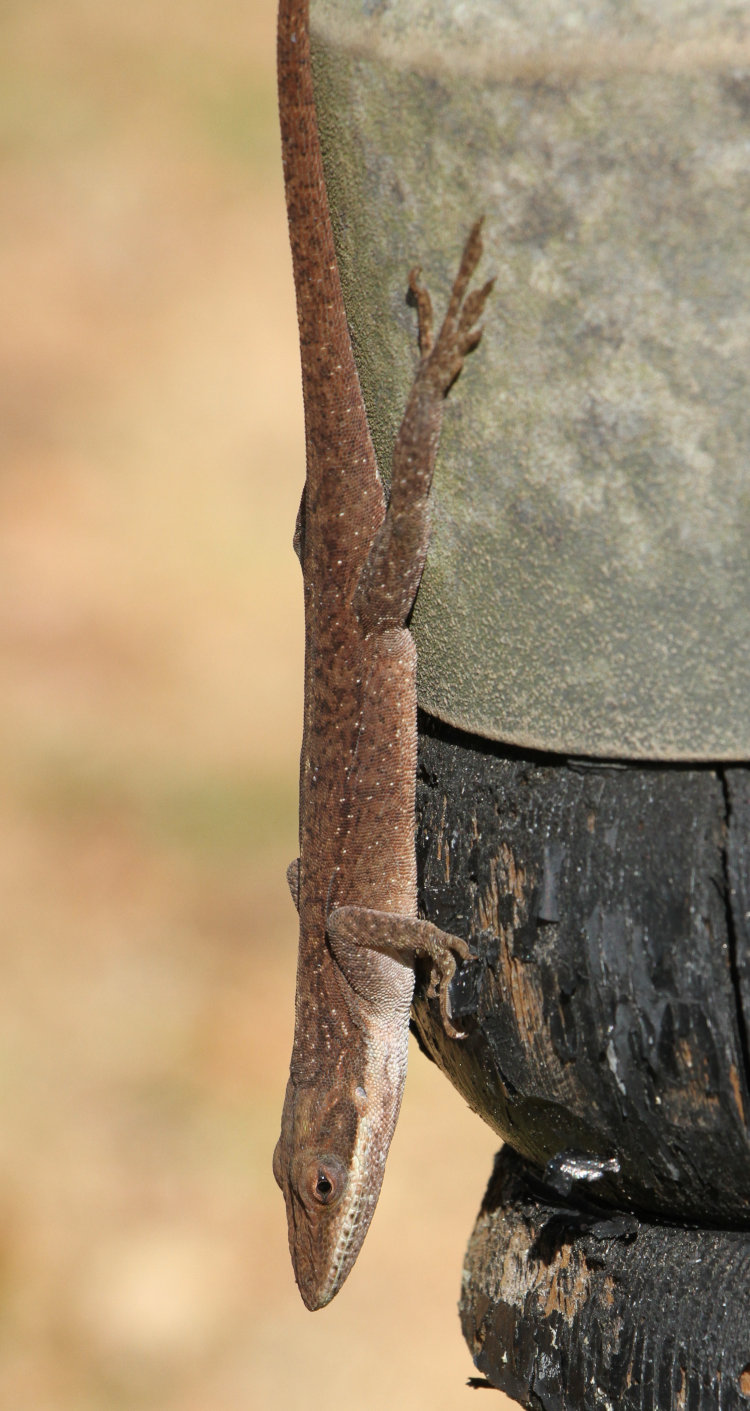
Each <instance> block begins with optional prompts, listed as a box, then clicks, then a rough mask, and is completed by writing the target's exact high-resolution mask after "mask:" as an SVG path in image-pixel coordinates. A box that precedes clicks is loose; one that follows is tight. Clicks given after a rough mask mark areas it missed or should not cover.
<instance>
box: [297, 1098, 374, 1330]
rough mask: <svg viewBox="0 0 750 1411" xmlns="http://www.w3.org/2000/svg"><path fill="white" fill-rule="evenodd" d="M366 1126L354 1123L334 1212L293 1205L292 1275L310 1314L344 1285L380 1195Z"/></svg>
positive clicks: (367, 1126)
mask: <svg viewBox="0 0 750 1411" xmlns="http://www.w3.org/2000/svg"><path fill="white" fill-rule="evenodd" d="M372 1148H373V1142H372V1132H371V1130H370V1124H369V1123H367V1122H360V1124H359V1129H358V1132H357V1139H356V1142H355V1145H354V1150H353V1152H352V1157H351V1163H350V1169H349V1174H348V1179H347V1183H346V1187H345V1189H344V1191H343V1192H342V1196H341V1199H340V1201H339V1203H338V1204H337V1205H336V1206H335V1208H331V1209H330V1211H329V1210H325V1209H321V1210H318V1211H316V1212H315V1214H314V1216H313V1214H312V1212H311V1211H310V1209H309V1207H308V1206H307V1205H306V1204H305V1203H304V1202H302V1201H301V1200H300V1201H299V1202H296V1201H295V1205H297V1204H298V1209H297V1211H296V1212H295V1214H296V1220H295V1224H296V1225H297V1233H298V1236H301V1235H302V1234H303V1232H302V1230H301V1229H300V1226H301V1225H303V1224H304V1226H305V1229H304V1237H303V1238H299V1237H298V1239H297V1240H295V1255H294V1262H295V1269H294V1272H295V1277H296V1279H297V1284H298V1286H299V1290H300V1293H301V1295H302V1301H303V1302H304V1304H305V1306H306V1307H307V1308H309V1309H310V1310H311V1311H313V1312H314V1311H316V1310H317V1309H318V1308H325V1306H326V1304H328V1303H330V1302H331V1300H332V1299H333V1298H334V1297H335V1296H336V1294H337V1293H338V1291H339V1289H340V1288H341V1286H342V1284H343V1283H344V1282H345V1280H346V1278H347V1276H348V1274H349V1272H350V1270H351V1268H352V1266H353V1264H354V1262H355V1260H356V1258H357V1255H358V1254H359V1251H360V1249H361V1248H362V1243H363V1241H364V1238H365V1235H366V1234H367V1231H368V1228H369V1225H370V1221H371V1220H372V1216H373V1212H374V1210H375V1206H376V1204H377V1199H378V1196H379V1194H380V1186H381V1183H382V1179H383V1169H384V1164H385V1162H384V1160H379V1159H378V1157H377V1156H376V1155H375V1152H374V1151H373V1149H372Z"/></svg>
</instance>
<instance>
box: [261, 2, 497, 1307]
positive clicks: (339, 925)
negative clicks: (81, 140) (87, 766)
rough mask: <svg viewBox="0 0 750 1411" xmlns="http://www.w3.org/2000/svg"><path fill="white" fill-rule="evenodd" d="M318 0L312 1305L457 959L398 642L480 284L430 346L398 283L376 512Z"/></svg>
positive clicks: (313, 170)
mask: <svg viewBox="0 0 750 1411" xmlns="http://www.w3.org/2000/svg"><path fill="white" fill-rule="evenodd" d="M308 3H309V0H280V8H279V31H278V65H279V95H280V114H281V130H282V149H283V158H284V176H285V185H286V198H287V208H288V215H289V229H290V241H291V247H292V258H293V265H294V276H295V287H296V292H297V310H298V320H299V329H300V349H301V363H302V383H303V394H304V404H305V437H306V445H307V476H306V482H305V491H304V494H303V500H302V505H301V506H300V515H299V518H298V524H297V532H296V535H295V547H296V549H297V552H298V554H299V557H300V562H301V565H302V575H303V582H304V597H305V707H304V727H303V742H302V755H301V767H300V856H299V859H298V861H297V863H293V864H292V866H291V867H290V869H289V874H288V876H289V883H290V888H291V891H292V895H293V898H294V900H295V903H296V905H297V909H298V912H299V921H300V937H299V958H298V967H297V993H296V1006H295V1034H294V1046H293V1051H292V1060H291V1065H290V1075H289V1082H288V1085H287V1092H286V1097H285V1101H284V1110H283V1114H282V1125H281V1136H280V1138H279V1142H278V1145H277V1147H276V1151H275V1153H274V1174H275V1176H276V1179H277V1181H278V1183H279V1185H280V1187H281V1189H282V1191H283V1193H284V1197H285V1202H286V1210H287V1220H288V1228H289V1244H290V1249H291V1254H292V1261H293V1264H294V1271H295V1276H296V1279H297V1283H298V1285H299V1288H300V1292H301V1294H302V1298H303V1300H304V1302H305V1304H306V1305H307V1307H308V1308H311V1309H314V1308H320V1307H323V1306H324V1305H325V1304H326V1303H328V1302H329V1301H330V1300H331V1298H333V1296H334V1294H335V1293H337V1292H338V1289H339V1288H340V1287H341V1284H342V1283H343V1281H344V1279H345V1278H346V1276H347V1274H348V1273H349V1270H350V1269H351V1267H352V1265H353V1263H354V1261H355V1259H356V1257H357V1254H358V1252H359V1249H360V1247H361V1244H362V1241H363V1239H364V1236H365V1234H366V1231H367V1228H368V1226H369V1223H370V1219H371V1217H372V1213H373V1210H374V1208H375V1204H376V1202H377V1198H378V1194H379V1191H380V1185H381V1182H382V1177H383V1169H384V1166H385V1159H386V1156H387V1152H388V1147H389V1145H390V1140H391V1136H392V1135H393V1130H394V1127H395V1124H396V1119H397V1117H398V1111H399V1106H400V1102H401V1094H402V1091H403V1085H404V1078H405V1073H406V1053H407V1041H408V1027H409V1011H410V1005H411V999H412V993H413V989H414V964H415V960H416V958H417V957H418V956H420V955H427V956H429V958H430V960H431V962H432V967H433V970H432V979H433V987H434V990H435V992H437V993H439V995H440V1001H441V1009H442V1013H443V1019H444V1022H445V1024H446V1027H447V1028H448V1029H449V1032H452V1033H455V1030H454V1029H453V1028H452V1025H451V1022H450V1017H449V1011H448V1000H447V987H448V984H449V982H450V979H451V976H452V974H453V972H454V970H455V964H456V959H455V958H456V956H458V957H460V958H463V959H465V958H466V957H467V956H468V947H467V946H466V943H465V942H464V941H462V940H459V939H458V938H456V937H451V936H447V935H445V934H444V933H443V932H441V931H439V930H438V929H437V928H436V927H435V926H432V925H430V924H429V923H428V922H425V921H420V920H418V919H417V878H416V860H415V852H414V808H415V784H416V762H417V759H416V755H417V730H416V650H415V647H414V643H413V640H412V638H411V636H410V634H409V632H408V631H407V629H406V627H405V622H406V619H407V617H408V614H409V612H410V610H411V607H412V604H413V601H414V597H415V594H416V591H417V588H418V586H419V580H420V578H421V574H422V568H423V565H424V560H425V555H426V552H427V545H428V540H429V504H428V499H429V490H430V483H431V480H432V472H433V468H434V464H435V457H436V454H437V446H438V439H439V435H440V425H441V420H442V412H443V401H444V398H445V394H446V392H447V391H448V388H449V387H450V385H451V383H452V382H453V381H454V380H455V378H456V377H457V375H458V373H459V371H460V369H461V366H462V363H463V359H464V357H465V355H466V353H468V352H469V351H471V349H472V348H474V347H476V345H477V343H478V342H479V339H480V336H481V329H479V328H477V326H476V324H477V319H478V318H479V316H480V314H481V311H482V308H483V305H484V301H485V299H486V297H487V294H488V293H489V290H490V288H491V284H486V285H484V286H483V287H482V288H480V289H476V290H474V291H473V292H471V293H468V294H467V288H468V284H469V281H470V279H471V275H472V273H473V271H474V268H475V266H476V264H477V262H478V260H479V257H480V254H481V250H482V245H481V235H480V224H479V223H478V224H477V225H476V226H475V227H474V228H473V230H472V232H471V234H470V236H469V240H468V242H467V245H466V249H465V250H464V254H463V258H462V261H461V265H460V269H459V272H458V275H457V278H456V281H455V284H454V288H453V292H452V295H451V299H450V303H449V308H448V312H447V314H446V318H445V321H444V323H443V326H442V328H441V330H440V332H439V334H438V335H437V338H436V339H434V338H433V332H432V309H431V305H430V299H429V295H428V294H427V291H426V290H425V289H424V288H423V287H422V286H421V285H420V284H419V282H418V273H419V271H418V270H413V271H412V272H411V274H410V277H409V278H410V285H411V289H412V292H413V295H414V298H415V301H416V305H417V312H418V318H419V332H420V349H421V361H420V365H419V370H418V372H417V375H416V378H415V381H414V385H413V387H412V391H411V394H410V396H409V399H408V403H407V408H406V412H405V415H404V420H403V423H402V426H401V429H400V432H399V435H398V438H397V441H396V445H395V448H394V455H393V471H392V481H391V495H390V501H389V505H388V508H387V511H386V502H385V496H384V493H383V488H382V485H381V481H380V477H379V475H378V469H377V463H376V459H375V452H374V449H373V445H372V440H371V437H370V432H369V427H368V424H367V417H366V412H365V407H364V402H363V399H362V393H361V391H360V386H359V380H358V376H357V371H356V367H355V363H354V357H353V353H352V347H351V342H350V338H349V331H348V327H347V322H346V315H345V312H344V304H343V297H342V292H341V286H340V282H339V275H338V268H337V264H336V256H335V251H334V245H333V233H332V228H331V221H330V216H329V212H328V203H327V198H326V193H325V186H324V181H323V167H322V159H321V153H320V145H319V141H318V133H317V124H316V116H315V107H314V97H313V88H312V76H311V71H310V50H309V33H308V26H309V18H308Z"/></svg>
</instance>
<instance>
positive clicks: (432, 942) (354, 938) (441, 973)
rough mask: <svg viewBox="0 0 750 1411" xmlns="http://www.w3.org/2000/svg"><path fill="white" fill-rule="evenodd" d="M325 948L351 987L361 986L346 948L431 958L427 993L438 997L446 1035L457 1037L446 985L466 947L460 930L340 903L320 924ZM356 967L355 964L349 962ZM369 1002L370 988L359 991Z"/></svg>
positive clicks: (467, 955) (468, 955)
mask: <svg viewBox="0 0 750 1411" xmlns="http://www.w3.org/2000/svg"><path fill="white" fill-rule="evenodd" d="M326 931H327V934H328V938H329V940H330V942H331V949H332V950H333V953H334V955H335V956H336V958H337V960H339V963H340V964H341V965H342V969H344V971H345V973H346V974H347V978H348V979H349V981H350V983H351V984H352V986H353V988H354V989H358V990H359V991H360V993H361V992H362V989H361V986H359V985H358V984H357V977H356V975H353V974H352V950H353V948H356V947H362V948H364V949H365V950H369V951H375V952H380V953H381V954H383V955H390V956H393V957H394V958H396V959H398V960H400V961H402V962H403V963H404V964H407V965H409V966H413V965H414V962H415V961H416V960H417V959H418V958H420V957H426V958H427V959H428V960H429V961H430V962H431V967H432V974H431V980H430V988H429V991H428V993H429V995H430V997H437V998H438V1000H439V1001H440V1014H441V1018H442V1020H443V1026H444V1028H445V1031H446V1033H447V1034H448V1035H449V1037H450V1038H452V1039H463V1038H465V1037H466V1035H465V1034H463V1033H461V1031H460V1030H459V1029H457V1028H456V1026H455V1024H454V1023H453V1018H452V1015H451V1010H450V995H449V986H450V983H451V980H452V979H453V976H454V975H455V973H456V957H458V959H459V960H464V961H465V960H469V959H470V958H471V951H470V949H469V947H468V945H467V943H466V941H464V940H462V939H461V937H460V936H451V935H449V934H448V932H447V931H441V930H440V928H439V927H438V926H433V924H432V922H431V921H423V920H420V919H419V918H417V917H416V916H400V915H398V914H397V913H394V912H390V911H373V910H371V909H370V908H369V907H365V906H340V907H337V909H336V910H335V911H332V912H331V914H330V916H329V917H328V922H327V925H326ZM355 968H356V967H355ZM365 973H366V975H367V983H368V984H369V985H371V984H372V979H373V970H372V969H371V968H370V967H367V968H366V971H365ZM363 997H364V998H367V999H368V1000H370V1001H371V1002H376V1000H377V998H378V996H376V995H375V994H374V993H371V994H367V995H363Z"/></svg>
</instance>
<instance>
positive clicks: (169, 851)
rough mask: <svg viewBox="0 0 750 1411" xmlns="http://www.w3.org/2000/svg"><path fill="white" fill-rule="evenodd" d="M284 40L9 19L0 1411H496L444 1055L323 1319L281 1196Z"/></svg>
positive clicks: (264, 21) (293, 687)
mask: <svg viewBox="0 0 750 1411" xmlns="http://www.w3.org/2000/svg"><path fill="white" fill-rule="evenodd" d="M273 8H274V7H273V4H272V2H271V0H249V4H248V3H244V4H238V3H237V4H235V3H233V0H214V3H213V4H212V5H210V6H209V5H207V4H205V3H204V4H201V5H198V4H197V3H195V0H181V3H179V4H178V3H176V0H166V3H164V4H162V5H161V6H158V7H157V6H153V5H152V4H150V3H148V4H147V3H146V2H145V0H130V2H129V3H128V4H127V5H120V4H114V3H113V2H112V0H66V3H63V0H47V3H43V0H23V3H19V0H9V3H6V5H5V6H4V7H3V24H2V30H3V43H2V46H0V136H1V139H2V146H1V148H0V151H1V152H2V162H3V167H4V170H3V180H2V186H1V190H2V195H1V196H0V201H1V202H2V218H1V220H0V242H1V245H0V307H2V309H3V318H2V322H1V323H0V373H1V376H0V387H1V388H2V392H1V393H0V416H1V417H2V446H3V463H2V474H1V475H0V655H1V658H2V692H1V693H0V747H1V748H2V776H3V777H2V791H1V795H0V885H1V887H2V891H1V893H0V895H2V929H1V931H0V935H1V937H2V959H3V967H2V969H3V976H4V983H3V985H2V990H1V992H0V1300H1V1302H0V1308H1V1310H2V1320H1V1322H0V1407H1V1408H2V1411H6V1408H7V1411H11V1408H12V1411H18V1408H19V1407H23V1408H27V1407H28V1408H33V1411H110V1408H111V1411H130V1408H152V1407H153V1408H156V1407H158V1408H165V1411H172V1408H174V1411H178V1408H179V1411H235V1408H237V1411H240V1408H247V1407H252V1408H255V1407H259V1408H260V1407H266V1406H268V1407H280V1408H290V1407H293V1408H297V1407H299V1408H302V1407H305V1408H306V1407H316V1406H322V1405H325V1407H326V1411H343V1408H364V1409H365V1411H368V1408H376V1407H377V1408H381V1407H402V1406H403V1407H408V1408H415V1409H417V1411H418V1408H422V1407H424V1408H428V1407H429V1408H430V1411H441V1408H446V1411H447V1408H454V1407H457V1408H460V1407H462V1406H466V1407H469V1406H470V1405H472V1404H473V1401H472V1395H473V1394H472V1393H471V1392H470V1391H467V1390H466V1389H465V1387H464V1382H465V1379H466V1377H467V1376H469V1375H471V1372H472V1367H471V1364H470V1360H469V1357H468V1353H467V1352H466V1349H465V1348H464V1345H463V1343H462V1340H461V1337H460V1331H459V1327H458V1320H457V1317H456V1313H455V1303H456V1299H457V1296H458V1287H459V1278H460V1268H461V1259H462V1254H463V1248H464V1245H465V1243H466V1239H467V1237H468V1233H469V1229H470V1226H471V1222H472V1219H473V1216H474V1213H475V1211H476V1209H477V1206H478V1203H479V1200H480V1197H481V1194H482V1191H483V1188H484V1185H485V1182H486V1179H487V1176H488V1173H489V1168H490V1155H491V1152H492V1150H493V1148H494V1145H495V1142H494V1139H493V1137H492V1135H491V1134H490V1133H489V1132H488V1131H486V1130H485V1129H484V1128H483V1127H482V1126H481V1124H480V1123H479V1122H478V1121H477V1120H476V1119H475V1118H473V1117H472V1116H471V1115H470V1114H469V1113H468V1112H467V1111H466V1109H465V1108H464V1107H463V1105H462V1103H461V1102H460V1100H459V1099H458V1098H457V1097H456V1096H455V1094H454V1093H453V1092H452V1091H451V1090H450V1089H449V1087H448V1085H447V1084H446V1083H445V1082H444V1081H443V1080H442V1079H441V1078H440V1077H439V1075H438V1074H437V1073H436V1072H435V1071H434V1070H432V1069H431V1067H430V1066H429V1065H428V1064H427V1063H426V1062H425V1061H424V1060H423V1059H421V1057H420V1056H419V1055H417V1054H414V1055H413V1060H414V1061H413V1063H412V1070H411V1074H410V1082H409V1086H408V1092H407V1099H406V1102H405V1105H404V1111H403V1116H402V1121H401V1124H400V1128H399V1131H398V1133H397V1136H396V1140H395V1142H394V1149H393V1153H392V1159H391V1163H390V1169H389V1172H388V1175H387V1177H386V1185H385V1190H384V1193H383V1198H382V1201H381V1207H380V1209H379V1211H378V1215H377V1217H376V1220H375V1224H374V1226H373V1230H372V1232H371V1235H370V1237H369V1240H368V1242H367V1244H366V1246H365V1250H364V1252H363V1255H362V1257H361V1260H360V1263H359V1266H358V1268H357V1270H356V1271H355V1273H354V1275H353V1276H352V1279H351V1281H350V1283H349V1285H348V1286H347V1288H346V1290H345V1292H344V1294H343V1295H342V1297H341V1298H340V1299H339V1300H337V1302H336V1303H335V1304H334V1305H333V1306H332V1307H331V1308H330V1309H328V1310H326V1311H325V1312H323V1313H321V1314H317V1315H314V1316H311V1315H310V1314H307V1313H306V1312H305V1310H304V1309H303V1308H302V1306H301V1304H300V1302H299V1299H298V1297H297V1294H296V1291H295V1289H294V1286H293V1282H292V1277H291V1271H290V1266H289V1260H288V1254H287V1250H286V1232H285V1228H284V1220H283V1211H282V1203H281V1199H280V1196H279V1194H278V1191H277V1190H276V1187H275V1186H274V1185H273V1182H272V1178H271V1173H270V1157H271V1151H272V1148H273V1144H274V1141H275V1138H276V1133H277V1126H278V1117H279V1111H280V1105H281V1098H282V1094H283V1089H284V1083H285V1076H286V1068H287V1063H288V1057H289V1048H290V1043H291V1021H292V988H293V975H294V948H295V928H294V917H293V914H292V909H291V904H290V902H289V900H288V897H287V895H286V888H285V883H284V875H283V874H284V867H285V865H286V863H287V861H288V859H289V858H290V857H291V856H292V854H293V851H294V846H295V818H294V806H295V800H294V794H295V775H296V754H297V750H298V737H299V719H300V681H301V593H300V584H299V577H298V571H297V565H296V561H295V560H294V559H293V557H292V554H291V548H290V536H291V529H292V525H293V521H294V515H295V511H296V503H297V500H298V497H299V491H300V486H301V477H302V445H301V436H302V429H301V412H300V397H299V393H298V374H297V366H296V346H295V326H294V312H293V302H292V293H291V277H290V268H289V260H288V255H287V246H286V231H285V223H284V215H283V207H282V199H281V185H280V175H279V158H278V151H277V132H276V119H275V108H274V103H275V100H274V93H273V43H274V40H273V26H274V17H273ZM426 1251H429V1252H428V1253H426ZM500 1404H501V1399H499V1398H493V1405H497V1406H499V1405H500Z"/></svg>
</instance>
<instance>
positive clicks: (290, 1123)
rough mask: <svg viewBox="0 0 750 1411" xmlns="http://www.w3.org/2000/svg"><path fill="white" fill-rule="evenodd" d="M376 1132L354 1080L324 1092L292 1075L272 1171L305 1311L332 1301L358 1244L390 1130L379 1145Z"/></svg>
mask: <svg viewBox="0 0 750 1411" xmlns="http://www.w3.org/2000/svg"><path fill="white" fill-rule="evenodd" d="M378 1115H380V1114H378ZM380 1130H382V1129H380V1127H379V1123H377V1122H375V1123H373V1113H372V1109H371V1106H370V1104H369V1102H368V1098H367V1094H366V1092H365V1088H364V1087H363V1086H362V1085H361V1084H359V1083H357V1082H356V1081H355V1082H353V1083H352V1084H351V1085H349V1084H347V1083H345V1082H343V1081H342V1082H340V1083H337V1084H335V1085H334V1086H333V1087H331V1088H330V1089H329V1090H328V1091H321V1089H320V1087H318V1086H316V1085H299V1084H296V1083H295V1082H294V1079H293V1078H290V1079H289V1084H288V1087H287V1092H286V1098H285V1101H284V1111H283V1115H282V1120H281V1136H280V1138H279V1141H278V1144H277V1146H276V1150H275V1152H274V1157H273V1171H274V1176H275V1177H276V1180H277V1182H278V1184H279V1186H280V1187H281V1190H282V1191H283V1194H284V1200H285V1203H286V1213H287V1225H288V1231H289V1248H290V1250H291V1255H292V1263H293V1265H294V1276H295V1278H296V1280H297V1284H298V1286H299V1291H300V1293H301V1295H302V1300H303V1302H304V1303H305V1305H306V1306H307V1307H308V1308H310V1309H313V1310H314V1309H316V1308H324V1307H325V1305H326V1304H327V1303H330V1301H331V1299H332V1298H333V1297H334V1295H335V1294H337V1293H338V1291H339V1289H340V1288H341V1285H342V1284H343V1282H344V1280H345V1279H346V1277H347V1275H348V1274H349V1271H350V1270H351V1268H352V1266H353V1264H354V1262H355V1260H356V1258H357V1255H358V1254H359V1251H360V1249H361V1247H362V1242H363V1240H364V1238H365V1235H366V1234H367V1230H368V1228H369V1225H370V1221H371V1219H372V1215H373V1211H374V1210H375V1205H376V1203H377V1199H378V1195H379V1194H380V1186H381V1184H382V1180H383V1170H384V1167H385V1157H386V1153H387V1150H388V1145H389V1142H390V1137H391V1131H392V1128H391V1131H388V1132H387V1133H386V1138H385V1142H384V1143H383V1142H382V1141H381V1140H380V1139H379V1136H380Z"/></svg>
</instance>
